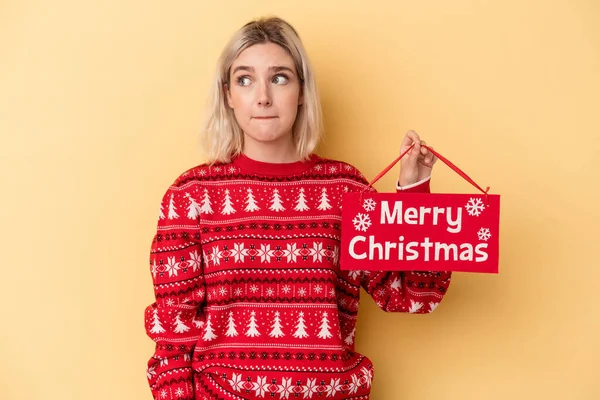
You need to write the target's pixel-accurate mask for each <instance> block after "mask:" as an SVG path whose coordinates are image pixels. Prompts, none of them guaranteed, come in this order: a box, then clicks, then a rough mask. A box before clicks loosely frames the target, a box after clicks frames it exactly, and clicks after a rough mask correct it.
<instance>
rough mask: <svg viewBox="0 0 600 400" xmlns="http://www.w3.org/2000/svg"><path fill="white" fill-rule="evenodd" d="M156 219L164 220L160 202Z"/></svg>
mask: <svg viewBox="0 0 600 400" xmlns="http://www.w3.org/2000/svg"><path fill="white" fill-rule="evenodd" d="M158 218H159V219H165V213H164V211H163V205H162V202H161V203H160V209H159V210H158Z"/></svg>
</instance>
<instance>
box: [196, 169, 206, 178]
mask: <svg viewBox="0 0 600 400" xmlns="http://www.w3.org/2000/svg"><path fill="white" fill-rule="evenodd" d="M198 174H199V175H200V176H204V175H206V170H205V169H201V170H200V171H198Z"/></svg>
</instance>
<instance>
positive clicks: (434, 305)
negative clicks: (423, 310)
mask: <svg viewBox="0 0 600 400" xmlns="http://www.w3.org/2000/svg"><path fill="white" fill-rule="evenodd" d="M439 304H440V303H434V302H433V301H430V302H429V312H433V310H435V309H436V308H437V306H438V305H439Z"/></svg>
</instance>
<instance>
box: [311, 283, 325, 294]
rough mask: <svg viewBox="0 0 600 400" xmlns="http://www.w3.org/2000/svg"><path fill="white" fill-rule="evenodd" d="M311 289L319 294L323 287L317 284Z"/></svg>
mask: <svg viewBox="0 0 600 400" xmlns="http://www.w3.org/2000/svg"><path fill="white" fill-rule="evenodd" d="M313 291H314V292H316V293H318V294H321V292H322V291H323V288H322V287H321V286H319V285H317V286H315V287H314V288H313Z"/></svg>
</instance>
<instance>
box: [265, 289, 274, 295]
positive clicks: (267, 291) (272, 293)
mask: <svg viewBox="0 0 600 400" xmlns="http://www.w3.org/2000/svg"><path fill="white" fill-rule="evenodd" d="M265 293H266V295H267V296H273V295H274V294H275V291H274V290H273V288H267V290H266V291H265Z"/></svg>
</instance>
